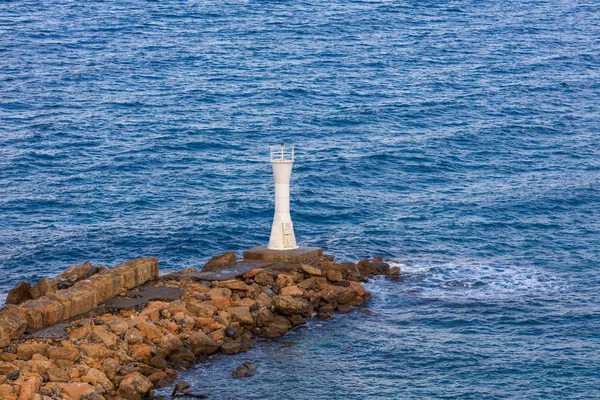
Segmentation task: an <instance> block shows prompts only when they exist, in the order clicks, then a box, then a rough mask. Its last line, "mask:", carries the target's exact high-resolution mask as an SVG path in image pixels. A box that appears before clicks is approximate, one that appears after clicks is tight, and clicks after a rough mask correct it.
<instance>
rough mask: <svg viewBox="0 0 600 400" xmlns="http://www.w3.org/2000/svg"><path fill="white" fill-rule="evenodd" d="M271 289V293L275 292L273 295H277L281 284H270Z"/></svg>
mask: <svg viewBox="0 0 600 400" xmlns="http://www.w3.org/2000/svg"><path fill="white" fill-rule="evenodd" d="M271 290H272V291H273V293H275V295H278V294H279V293H281V286H279V285H278V284H274V285H273V286H271Z"/></svg>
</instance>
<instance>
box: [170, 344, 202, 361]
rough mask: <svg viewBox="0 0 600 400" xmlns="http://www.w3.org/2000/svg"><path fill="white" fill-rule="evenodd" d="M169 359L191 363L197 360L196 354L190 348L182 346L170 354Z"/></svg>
mask: <svg viewBox="0 0 600 400" xmlns="http://www.w3.org/2000/svg"><path fill="white" fill-rule="evenodd" d="M169 359H170V360H171V362H176V361H186V362H189V363H193V362H195V361H196V356H195V355H194V353H193V352H192V351H191V350H190V349H188V348H185V347H181V348H179V349H177V351H176V352H174V353H173V354H171V355H170V356H169Z"/></svg>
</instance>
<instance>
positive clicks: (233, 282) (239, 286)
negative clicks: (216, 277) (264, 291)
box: [212, 279, 250, 290]
mask: <svg viewBox="0 0 600 400" xmlns="http://www.w3.org/2000/svg"><path fill="white" fill-rule="evenodd" d="M212 285H213V287H216V288H223V287H224V288H227V289H231V290H250V286H248V285H247V284H246V283H244V282H242V281H238V280H237V279H230V280H227V281H214V282H213V283H212Z"/></svg>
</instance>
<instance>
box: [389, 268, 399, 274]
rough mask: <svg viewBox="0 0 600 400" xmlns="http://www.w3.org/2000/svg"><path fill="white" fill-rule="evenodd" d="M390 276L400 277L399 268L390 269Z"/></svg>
mask: <svg viewBox="0 0 600 400" xmlns="http://www.w3.org/2000/svg"><path fill="white" fill-rule="evenodd" d="M389 274H390V275H400V268H399V267H392V268H390V273H389Z"/></svg>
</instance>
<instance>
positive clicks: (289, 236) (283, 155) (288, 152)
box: [267, 142, 298, 250]
mask: <svg viewBox="0 0 600 400" xmlns="http://www.w3.org/2000/svg"><path fill="white" fill-rule="evenodd" d="M293 165H294V146H291V147H289V148H287V149H286V147H285V145H284V144H283V142H281V145H280V146H271V166H272V167H273V177H274V178H275V216H274V217H273V225H272V226H271V237H270V239H269V246H267V248H268V249H269V250H293V249H297V248H298V246H297V245H296V237H295V236H294V225H293V224H292V217H291V216H290V178H291V176H292V166H293Z"/></svg>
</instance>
